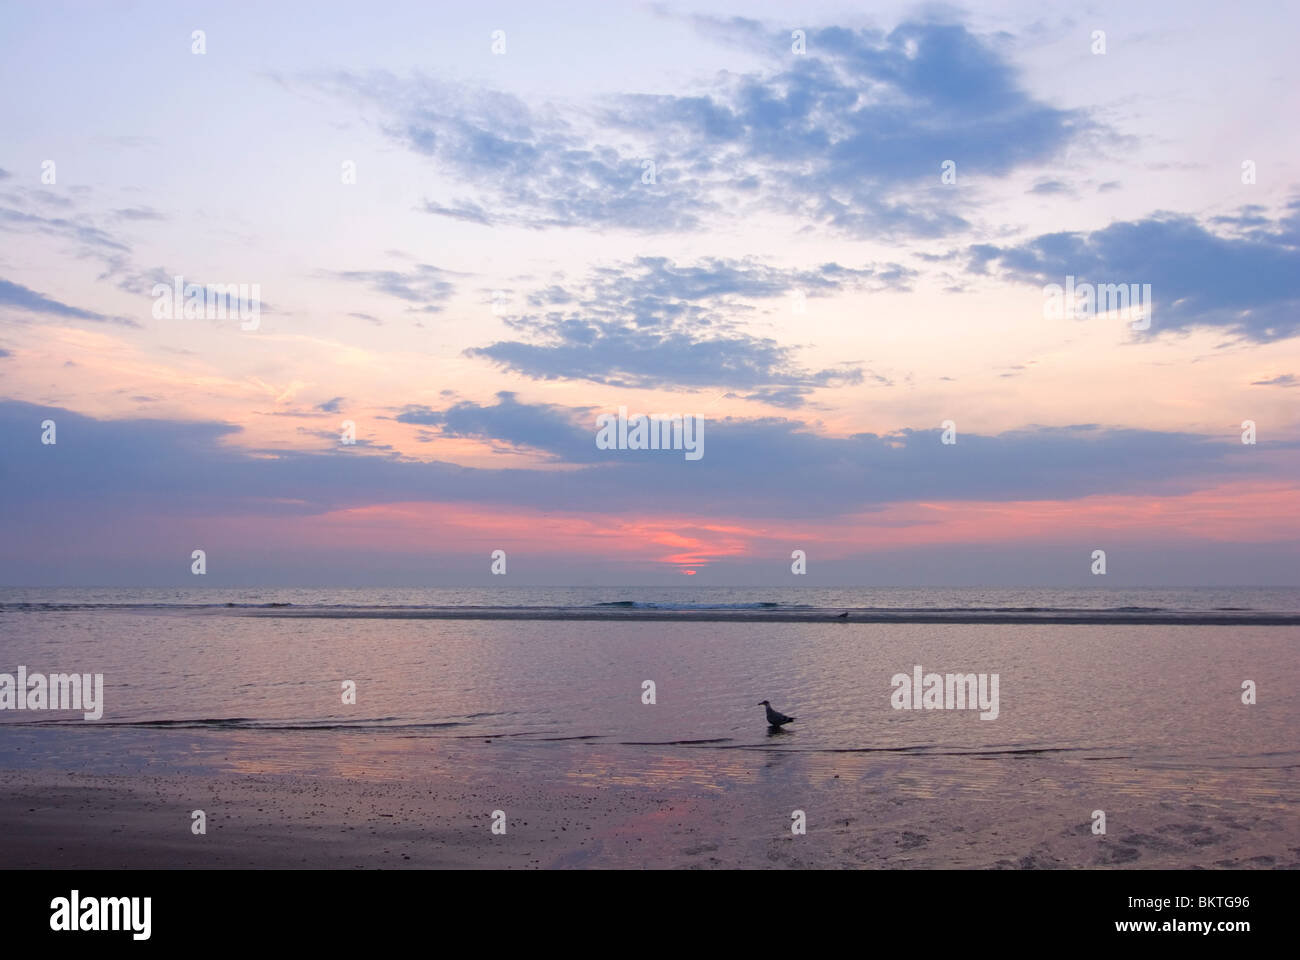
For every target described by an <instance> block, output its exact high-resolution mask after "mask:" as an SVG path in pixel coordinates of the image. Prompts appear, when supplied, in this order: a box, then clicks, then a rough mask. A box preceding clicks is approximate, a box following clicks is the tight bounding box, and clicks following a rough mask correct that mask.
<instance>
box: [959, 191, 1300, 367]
mask: <svg viewBox="0 0 1300 960" xmlns="http://www.w3.org/2000/svg"><path fill="white" fill-rule="evenodd" d="M1257 211H1258V208H1245V209H1244V210H1243V213H1242V215H1241V216H1238V217H1232V218H1229V217H1219V218H1216V220H1217V222H1218V223H1219V225H1220V226H1221V227H1231V228H1235V231H1234V232H1232V233H1213V232H1211V231H1210V230H1208V229H1206V228H1205V227H1204V226H1202V225H1201V224H1199V223H1198V222H1196V221H1195V220H1193V219H1192V218H1190V217H1186V216H1180V215H1175V214H1155V215H1153V216H1150V217H1148V218H1146V219H1144V220H1138V221H1127V222H1117V223H1112V224H1111V225H1110V226H1108V227H1105V228H1103V229H1101V230H1095V231H1092V232H1090V233H1082V232H1072V233H1049V234H1042V235H1040V236H1038V237H1035V238H1034V239H1032V240H1029V241H1026V242H1024V243H1021V244H1019V245H1016V246H1012V247H999V246H994V245H990V244H975V245H972V246H971V247H969V248H968V251H967V252H968V255H969V269H970V270H971V272H973V273H988V272H990V268H991V267H993V266H994V265H996V267H997V268H999V269H1000V271H1001V273H1002V275H1004V276H1006V277H1008V278H1010V279H1012V280H1017V281H1020V282H1025V283H1042V284H1049V283H1056V284H1064V283H1065V278H1066V276H1073V277H1074V278H1075V283H1076V284H1078V283H1084V282H1088V283H1097V284H1108V283H1116V284H1119V283H1124V284H1130V283H1139V284H1146V283H1149V284H1151V295H1152V299H1153V300H1154V302H1155V308H1154V311H1153V315H1152V321H1151V329H1150V331H1149V334H1148V335H1155V334H1158V333H1160V332H1162V331H1167V330H1189V329H1192V328H1194V327H1222V328H1226V329H1227V330H1228V331H1230V332H1231V333H1233V334H1236V335H1237V336H1239V337H1242V338H1243V339H1246V340H1252V341H1256V342H1268V341H1272V340H1281V339H1284V338H1286V337H1292V336H1295V335H1296V333H1297V332H1300V199H1297V200H1292V201H1291V203H1290V204H1289V205H1288V207H1287V213H1286V215H1284V216H1283V217H1281V218H1279V219H1276V220H1271V219H1268V218H1266V217H1262V216H1261V215H1259V214H1258V212H1257Z"/></svg>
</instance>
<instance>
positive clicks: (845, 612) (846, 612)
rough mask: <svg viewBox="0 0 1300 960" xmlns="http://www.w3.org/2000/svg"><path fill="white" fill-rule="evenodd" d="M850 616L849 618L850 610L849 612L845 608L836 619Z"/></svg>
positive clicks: (844, 618)
mask: <svg viewBox="0 0 1300 960" xmlns="http://www.w3.org/2000/svg"><path fill="white" fill-rule="evenodd" d="M848 618H849V612H848V611H847V610H845V611H844V612H843V613H841V614H840V615H839V616H838V617H836V618H835V619H836V620H847V619H848Z"/></svg>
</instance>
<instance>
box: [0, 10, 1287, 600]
mask: <svg viewBox="0 0 1300 960" xmlns="http://www.w3.org/2000/svg"><path fill="white" fill-rule="evenodd" d="M372 6H373V9H372V8H371V7H368V6H363V7H357V6H356V5H354V4H342V3H328V2H327V3H312V4H283V5H281V4H276V5H267V4H251V3H248V4H244V3H222V4H183V3H181V4H172V3H167V4H162V3H156V4H155V3H123V4H114V5H103V4H91V3H74V4H64V3H40V4H36V3H11V4H7V5H5V6H4V8H3V9H0V84H2V85H3V87H4V89H5V91H6V95H5V97H4V98H2V99H0V130H3V134H4V135H3V137H0V584H5V585H177V586H187V585H195V583H196V582H197V581H198V578H197V577H196V576H195V575H194V574H193V573H192V566H191V564H192V561H191V557H192V553H193V551H194V550H198V549H201V550H203V551H204V552H205V557H206V568H207V572H206V573H205V574H204V577H205V579H204V580H203V581H202V583H203V584H204V585H250V586H256V585H268V586H273V585H370V584H392V585H422V584H427V585H431V586H432V585H442V584H447V585H451V584H456V585H459V584H492V585H501V584H503V583H505V584H518V585H526V584H575V585H576V584H589V583H590V584H683V585H686V584H705V585H723V584H738V585H788V586H798V585H827V584H837V585H864V586H869V585H872V584H890V585H948V584H952V585H982V584H987V585H1016V584H1026V585H1030V584H1032V585H1060V586H1080V587H1083V586H1089V587H1090V586H1133V585H1143V584H1151V585H1158V584H1176V585H1198V584H1205V585H1234V584H1240V585H1300V562H1298V561H1300V546H1297V545H1298V544H1300V537H1298V536H1297V535H1298V534H1300V519H1298V518H1300V491H1298V490H1297V486H1296V477H1297V475H1298V474H1297V466H1300V453H1298V450H1300V429H1298V428H1300V350H1298V349H1297V336H1300V124H1297V123H1296V122H1295V120H1294V118H1295V117H1297V116H1300V67H1298V66H1297V65H1296V62H1295V57H1294V53H1293V51H1292V47H1293V41H1294V37H1295V35H1296V30H1297V27H1298V26H1300V10H1298V9H1297V8H1296V7H1295V6H1294V5H1293V4H1289V3H1281V2H1279V3H1245V4H1238V5H1232V6H1226V5H1222V4H1212V3H1185V2H1180V3H1177V4H1174V3H1164V2H1158V3H1147V4H1141V5H1133V4H1130V3H1093V4H1077V5H1070V7H1069V8H1068V9H1066V8H1052V7H1051V6H1050V5H1048V6H1044V5H1042V4H1037V3H1020V2H1016V3H994V2H990V3H981V4H980V5H979V6H978V7H972V6H960V5H947V4H943V5H935V4H928V5H927V4H894V3H882V4H872V5H870V8H869V9H864V8H863V7H862V5H860V4H845V3H820V2H815V3H799V4H789V3H787V4H774V3H754V2H748V3H744V4H738V3H691V4H681V3H656V4H634V3H627V4H622V3H620V4H611V3H565V4H538V3H506V4H494V3H478V4H474V5H472V6H471V7H469V8H466V7H464V6H463V5H443V4H428V3H410V4H404V3H386V4H376V5H372ZM178 278H183V279H179V280H178ZM1067 278H1071V279H1068V280H1067ZM177 283H180V284H182V285H183V284H187V283H188V284H199V285H207V284H221V285H233V288H234V289H238V288H239V285H243V290H244V291H245V292H244V294H243V298H244V299H243V300H242V302H241V303H239V304H238V305H239V306H242V307H244V308H245V313H244V315H242V316H239V315H235V316H219V315H205V314H204V312H203V311H199V312H198V313H197V314H187V313H186V312H185V311H184V310H183V309H181V305H180V304H171V303H170V302H169V300H168V298H167V295H166V293H165V292H161V291H168V290H171V289H173V287H174V285H175V284H177ZM1085 283H1091V284H1097V285H1106V284H1123V285H1125V288H1126V289H1127V288H1128V285H1130V284H1133V285H1137V286H1136V287H1135V288H1134V289H1135V290H1137V291H1142V290H1146V289H1149V298H1150V299H1149V307H1150V309H1149V312H1148V313H1147V314H1145V319H1144V318H1143V317H1144V315H1141V314H1139V315H1136V319H1134V317H1133V316H1132V315H1130V314H1128V313H1125V312H1123V311H1121V310H1093V311H1089V310H1087V309H1086V304H1085V308H1084V309H1076V310H1075V311H1073V312H1071V313H1068V314H1066V315H1061V314H1060V313H1059V312H1058V313H1056V314H1053V313H1052V312H1051V311H1050V310H1049V309H1048V302H1049V299H1050V297H1049V294H1048V290H1049V289H1050V288H1051V286H1052V285H1054V284H1055V285H1059V286H1061V287H1062V288H1064V287H1065V286H1066V285H1067V284H1068V285H1075V284H1085ZM1148 285H1149V286H1148ZM250 318H252V319H250ZM620 408H625V409H626V410H627V411H628V413H629V415H636V414H680V415H682V416H686V417H694V418H698V422H702V424H703V427H702V440H703V446H702V448H701V449H702V451H703V455H702V456H701V457H699V458H698V459H688V458H687V457H685V456H683V453H682V451H680V450H637V449H602V448H601V447H600V446H599V445H598V444H597V443H596V434H597V426H596V422H597V418H598V417H600V416H601V415H606V414H617V412H618V411H619V409H620ZM50 421H52V422H53V424H54V434H53V436H50V432H49V429H48V428H47V426H46V424H47V422H50ZM1247 421H1249V424H1248V423H1247ZM349 425H351V426H349ZM349 431H351V433H353V434H354V435H355V442H347V441H348V440H350V439H351V437H350V436H349ZM51 439H52V440H53V441H54V442H52V443H51V442H49V441H50V440H51ZM1243 439H1252V440H1253V441H1254V442H1243ZM945 441H948V442H945ZM496 550H502V551H505V553H506V556H507V557H508V565H507V571H508V572H507V574H506V575H505V576H504V577H501V576H495V575H493V574H492V573H491V572H490V570H491V559H490V556H491V554H492V553H493V551H496ZM796 550H801V551H803V552H804V554H805V556H806V558H807V560H806V564H807V573H806V574H804V575H802V576H800V575H796V574H794V573H793V572H792V570H791V566H792V553H793V551H796ZM1096 550H1104V551H1105V554H1106V567H1107V569H1106V573H1105V575H1104V576H1100V575H1097V574H1094V573H1093V569H1094V566H1095V564H1094V559H1093V554H1094V551H1096Z"/></svg>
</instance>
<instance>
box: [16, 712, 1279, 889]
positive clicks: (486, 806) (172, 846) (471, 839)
mask: <svg viewBox="0 0 1300 960" xmlns="http://www.w3.org/2000/svg"><path fill="white" fill-rule="evenodd" d="M170 736H178V734H170ZM480 747H482V749H480ZM529 749H534V750H535V748H519V747H510V746H507V745H500V744H495V745H492V746H490V747H489V746H488V745H478V746H475V747H474V748H472V749H466V748H464V747H454V748H451V749H446V748H439V749H438V750H437V751H436V753H435V756H433V757H431V758H429V759H430V763H431V765H432V764H436V766H435V767H434V768H433V769H430V770H428V771H427V773H426V774H425V775H422V776H419V775H417V776H407V775H405V773H404V774H403V775H402V776H397V777H394V776H392V775H391V774H392V770H390V771H389V773H390V776H389V777H380V776H374V775H366V776H307V775H302V774H293V773H252V774H231V773H225V774H220V775H203V774H182V773H166V772H157V771H155V772H145V773H138V774H130V775H113V774H83V773H68V772H49V771H43V772H29V771H22V772H15V771H12V770H10V771H7V772H6V773H5V775H4V777H3V780H2V782H0V830H3V831H4V835H5V837H6V842H5V853H4V859H5V865H6V866H7V867H18V868H56V867H61V868H162V867H171V868H195V869H200V868H201V869H225V868H240V867H245V868H257V869H275V868H286V869H288V868H324V869H358V868H359V869H405V868H414V869H421V868H456V869H461V868H464V869H474V868H488V869H557V868H559V869H564V868H584V867H602V868H614V869H642V868H650V869H714V868H765V869H766V868H778V869H780V868H818V869H856V868H867V869H943V868H971V869H1078V868H1097V867H1101V868H1110V867H1117V868H1134V869H1143V868H1146V869H1152V868H1184V869H1216V868H1233V869H1243V868H1245V869H1249V868H1290V869H1295V868H1300V838H1298V837H1297V833H1296V824H1295V810H1296V803H1297V799H1300V798H1298V797H1297V790H1296V784H1295V780H1294V776H1293V775H1292V774H1291V773H1290V772H1285V773H1284V772H1280V771H1240V770H1238V771H1234V772H1232V773H1231V774H1226V773H1225V774H1223V775H1222V776H1219V777H1210V778H1206V777H1205V776H1204V775H1203V774H1202V773H1200V772H1197V771H1192V770H1177V769H1175V770H1164V771H1159V772H1158V773H1157V774H1154V775H1153V772H1152V771H1150V770H1139V769H1135V768H1134V767H1132V766H1131V765H1129V764H1126V763H1124V762H1123V761H1098V762H1092V763H1088V764H1083V763H1080V762H1078V761H1065V760H1045V759H1042V758H1035V759H1033V760H1030V761H1025V760H1019V761H1017V760H1011V761H1005V762H996V761H992V762H991V761H990V760H989V759H987V758H985V759H965V758H957V759H953V758H949V759H938V758H935V759H932V760H930V761H928V762H926V763H923V764H919V765H918V764H916V763H915V762H913V761H905V760H900V759H898V758H889V759H882V758H880V757H879V756H873V757H870V758H867V757H863V756H847V755H846V756H839V757H834V758H830V759H827V758H818V759H815V760H810V759H808V758H804V757H796V756H790V755H785V756H780V757H775V758H773V757H765V756H761V755H757V756H746V757H745V758H743V762H734V761H732V760H730V759H728V760H727V761H726V762H717V761H714V760H713V759H711V758H702V757H699V756H692V757H691V758H689V761H683V760H682V759H680V758H678V757H675V756H673V755H669V754H652V755H650V756H648V757H647V756H646V755H644V754H639V755H638V756H637V757H636V758H635V762H633V758H632V757H630V756H619V755H618V752H617V751H612V752H611V751H607V750H601V749H592V748H588V747H582V746H567V747H563V748H560V749H559V750H555V749H548V750H547V751H546V753H547V756H546V766H547V768H548V772H547V773H546V774H545V775H540V776H539V775H536V771H535V770H533V769H532V768H533V767H534V766H535V763H534V761H533V760H531V759H529V758H527V757H520V756H519V751H520V750H524V751H527V750H529ZM489 751H492V752H495V753H497V754H499V755H498V756H497V757H495V758H494V760H493V761H492V763H493V766H492V767H491V768H490V769H489V766H488V763H487V757H486V756H485V754H487V753H488V752H489ZM408 759H409V758H408ZM684 762H689V766H690V768H691V772H690V774H689V775H688V776H676V775H673V774H674V772H675V770H674V768H676V767H680V766H681V765H682V764H683V763H684ZM496 764H499V765H500V766H495V765H496ZM376 765H377V766H385V764H383V763H380V764H376ZM391 767H393V768H401V767H402V764H401V763H398V762H396V761H394V762H393V763H392V764H391ZM512 768H513V769H514V770H515V771H516V772H515V773H512V774H505V775H502V774H501V773H500V772H498V771H500V770H509V769H512ZM1098 804H1100V805H1102V806H1104V807H1105V808H1106V809H1107V810H1108V812H1109V820H1108V826H1107V833H1106V835H1104V836H1098V835H1094V834H1093V833H1092V831H1091V822H1090V820H1089V816H1090V814H1091V812H1092V809H1093V808H1094V807H1095V806H1097V805H1098ZM194 809H203V810H204V811H205V814H206V817H207V832H206V834H205V835H202V836H196V835H194V834H192V832H191V828H190V823H191V813H192V811H193V810H194ZM797 809H802V810H804V811H805V813H806V816H807V825H808V826H807V833H806V834H805V835H802V836H796V835H793V834H792V832H791V813H792V811H793V810H797ZM493 810H502V811H504V812H505V814H506V832H505V834H503V835H494V834H493V833H492V832H491V824H492V816H491V814H492V811H493Z"/></svg>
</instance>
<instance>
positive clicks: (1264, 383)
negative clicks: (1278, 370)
mask: <svg viewBox="0 0 1300 960" xmlns="http://www.w3.org/2000/svg"><path fill="white" fill-rule="evenodd" d="M1250 385H1251V386H1252V387H1295V386H1300V378H1298V377H1296V375H1295V374H1294V373H1283V374H1279V375H1278V376H1276V377H1273V378H1272V379H1271V380H1253V381H1251V384H1250Z"/></svg>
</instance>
